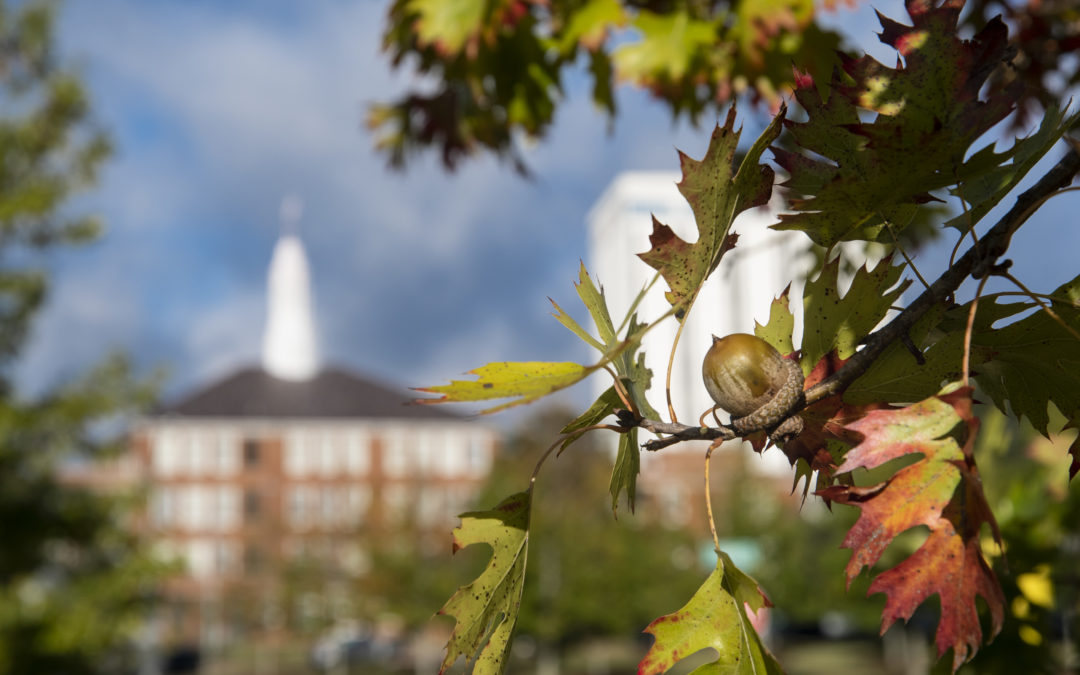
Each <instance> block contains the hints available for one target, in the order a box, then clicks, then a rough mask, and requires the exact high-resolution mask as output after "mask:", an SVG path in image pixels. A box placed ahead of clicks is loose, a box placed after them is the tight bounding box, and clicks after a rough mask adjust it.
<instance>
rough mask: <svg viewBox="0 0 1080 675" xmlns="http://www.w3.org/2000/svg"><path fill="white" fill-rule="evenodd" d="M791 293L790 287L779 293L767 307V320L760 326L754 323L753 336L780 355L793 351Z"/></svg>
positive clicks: (793, 318) (793, 321) (793, 324)
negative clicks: (789, 296)
mask: <svg viewBox="0 0 1080 675" xmlns="http://www.w3.org/2000/svg"><path fill="white" fill-rule="evenodd" d="M790 293H791V285H790V284H789V285H788V287H787V288H785V289H784V290H783V292H782V293H780V297H778V298H775V299H774V300H773V301H772V304H771V305H770V306H769V320H768V322H767V323H766V324H765V325H764V326H762V325H761V324H760V323H758V322H757V321H755V322H754V335H756V336H758V337H759V338H761V339H762V340H764V341H765V342H768V343H769V344H771V345H772V346H773V347H774V348H775V349H776V351H778V352H780V353H781V354H785V355H786V354H790V353H791V352H793V351H795V347H794V345H793V341H792V334H793V333H794V331H795V315H794V314H792V313H791V308H790V307H789V300H788V295H789V294H790Z"/></svg>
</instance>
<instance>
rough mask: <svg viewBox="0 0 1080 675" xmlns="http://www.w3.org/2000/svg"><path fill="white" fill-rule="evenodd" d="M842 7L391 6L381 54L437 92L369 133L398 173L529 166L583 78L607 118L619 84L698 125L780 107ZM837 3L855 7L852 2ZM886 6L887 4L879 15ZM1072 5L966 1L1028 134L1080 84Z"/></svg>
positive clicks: (822, 72) (830, 40) (679, 2)
mask: <svg viewBox="0 0 1080 675" xmlns="http://www.w3.org/2000/svg"><path fill="white" fill-rule="evenodd" d="M840 4H842V3H841V2H839V0H827V1H826V2H818V3H815V2H814V0H791V1H790V2H774V1H772V0H674V1H671V2H655V1H643V0H548V1H545V2H534V1H532V0H490V1H488V0H394V1H393V2H392V3H391V5H390V11H389V16H388V19H387V28H386V31H385V34H384V38H383V48H384V49H385V50H386V51H387V52H388V53H389V54H390V56H391V58H392V61H393V64H394V66H395V67H403V66H405V65H407V66H408V67H410V68H413V69H415V71H416V72H417V73H419V74H422V75H423V76H424V81H425V82H427V83H433V84H434V86H433V87H429V86H425V87H424V88H423V89H422V90H417V91H412V92H409V93H408V94H406V95H405V96H403V97H402V98H401V99H399V100H397V101H394V102H391V103H381V104H376V105H374V106H372V107H371V110H370V114H369V117H368V124H369V126H370V127H372V128H373V129H374V130H375V131H376V133H377V135H378V139H379V140H378V145H379V147H380V148H382V149H383V150H384V151H385V152H386V153H387V156H388V157H389V159H390V163H391V164H392V165H394V166H399V167H400V166H403V165H404V163H405V161H406V159H407V157H408V156H409V155H410V154H411V153H413V152H416V151H421V150H424V149H427V148H431V149H433V150H435V151H436V152H438V153H439V154H440V156H441V157H442V161H443V163H444V165H445V166H447V167H448V168H451V169H452V168H454V167H456V166H458V164H459V163H460V162H461V160H462V159H464V158H466V157H469V156H471V155H475V154H477V153H482V152H494V153H496V154H498V155H499V156H501V157H504V158H508V159H510V160H511V161H512V162H513V163H514V164H515V165H516V166H517V167H518V168H519V169H521V170H524V168H525V165H524V162H523V160H522V157H521V155H520V153H519V152H518V149H517V145H516V142H517V141H519V140H520V139H521V137H523V136H524V137H530V138H542V137H543V136H544V135H545V134H546V133H547V130H548V128H549V127H550V124H551V122H552V120H553V119H554V116H555V113H556V112H557V110H558V107H559V105H560V104H561V103H562V102H563V100H564V99H565V91H564V88H563V82H564V80H566V79H567V78H570V77H579V76H580V77H585V78H588V79H589V80H591V82H592V98H593V102H594V103H595V104H596V105H597V106H598V107H599V108H600V109H601V110H603V111H605V113H606V114H607V116H608V117H609V119H610V120H613V119H614V118H615V116H616V105H615V95H614V89H615V85H616V84H617V83H628V84H631V85H633V86H637V87H641V88H644V89H646V90H647V91H649V93H650V94H651V95H652V96H654V97H655V98H656V99H657V100H659V101H662V102H663V103H665V104H666V105H667V106H669V108H670V109H671V113H672V115H673V116H674V117H679V116H681V115H683V114H685V115H687V116H688V117H689V118H690V119H691V120H692V121H695V122H696V121H697V120H698V119H700V118H701V116H702V114H703V113H707V112H708V113H710V115H711V114H713V113H715V114H719V111H720V109H721V108H722V107H723V106H724V105H726V104H728V103H729V102H731V101H733V100H735V98H736V97H740V96H742V97H743V98H744V99H746V98H749V99H750V100H751V101H754V102H755V103H758V104H760V105H761V106H763V107H769V108H772V109H774V110H775V107H776V106H777V105H778V104H779V102H780V99H781V97H782V96H783V95H787V94H790V93H791V91H792V90H793V88H794V85H795V79H794V74H793V72H792V65H793V64H794V65H797V66H798V68H799V69H800V70H801V71H803V72H805V73H809V74H810V75H811V76H812V77H814V78H815V79H816V80H819V81H820V80H827V79H828V78H829V75H830V73H831V71H832V69H833V68H834V67H836V66H837V65H838V63H839V61H838V60H837V58H836V55H835V53H834V50H836V49H838V48H840V47H842V46H844V36H841V35H839V34H837V33H836V32H835V31H832V30H829V29H826V28H823V27H822V26H821V22H820V20H819V14H818V13H819V11H820V10H821V9H824V10H826V11H828V10H831V9H833V8H835V7H836V6H837V5H840ZM843 4H848V5H857V4H859V0H847V1H846V2H845V3H843ZM880 9H882V10H885V9H886V8H884V7H882V8H880ZM1078 11H1080V10H1078V9H1077V8H1076V7H1075V3H1073V2H1071V1H1070V0H1050V1H1047V0H975V1H973V2H971V3H970V6H969V8H968V12H967V13H966V15H965V19H964V21H965V24H966V27H967V28H968V29H974V28H978V27H981V26H982V25H983V24H985V23H986V22H987V21H989V20H990V19H991V18H992V17H993V16H995V15H997V14H1003V15H1004V17H1005V20H1006V22H1007V23H1008V24H1009V25H1010V27H1011V28H1012V31H1011V41H1012V45H1013V47H1014V48H1015V49H1017V50H1018V58H1017V59H1015V60H1014V61H1013V62H1011V63H1010V64H1009V65H1008V66H1004V65H1002V66H999V67H998V68H997V69H996V72H995V73H994V79H996V80H999V81H1003V82H1004V81H1015V80H1019V81H1022V82H1023V83H1024V84H1025V88H1024V89H1023V91H1022V92H1021V93H1020V94H1019V105H1018V106H1017V115H1016V119H1015V123H1016V124H1017V125H1018V126H1023V127H1026V122H1027V121H1028V120H1030V119H1034V118H1035V117H1036V116H1037V115H1038V114H1039V112H1040V111H1041V110H1043V109H1046V108H1047V107H1048V106H1052V105H1053V104H1054V102H1055V101H1061V100H1064V95H1065V92H1066V91H1068V90H1069V89H1070V88H1071V87H1074V86H1075V85H1076V84H1077V82H1078V78H1080V67H1078V65H1077V60H1076V59H1075V58H1072V59H1070V58H1069V57H1070V55H1072V56H1075V55H1076V54H1078V53H1080V15H1078Z"/></svg>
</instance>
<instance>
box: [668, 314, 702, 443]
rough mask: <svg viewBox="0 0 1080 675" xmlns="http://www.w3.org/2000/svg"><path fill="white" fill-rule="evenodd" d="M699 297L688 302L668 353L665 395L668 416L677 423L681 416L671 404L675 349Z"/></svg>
mask: <svg viewBox="0 0 1080 675" xmlns="http://www.w3.org/2000/svg"><path fill="white" fill-rule="evenodd" d="M696 298H697V294H696V293H695V294H694V297H693V298H691V299H690V302H688V303H686V311H685V312H684V313H683V318H682V321H680V322H679V328H678V330H676V331H675V339H674V340H673V341H672V342H671V353H670V354H669V355H668V362H667V375H666V376H665V377H664V395H665V396H666V397H667V410H668V417H670V418H671V421H672V422H675V423H676V424H677V423H678V422H679V418H678V417H676V416H675V406H673V405H671V369H672V368H673V367H674V366H675V350H676V349H678V347H679V338H681V337H682V332H683V328H685V327H686V320H687V318H689V316H690V308H691V307H693V306H694V300H695V299H696Z"/></svg>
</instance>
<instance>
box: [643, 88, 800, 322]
mask: <svg viewBox="0 0 1080 675" xmlns="http://www.w3.org/2000/svg"><path fill="white" fill-rule="evenodd" d="M785 110H786V109H785V108H784V107H781V108H780V112H779V113H777V115H776V117H775V118H773V121H772V123H771V124H770V125H769V126H768V128H766V129H765V131H764V132H762V134H761V136H760V137H759V138H758V140H757V141H756V142H755V143H754V145H753V146H752V147H751V148H750V150H749V151H748V152H747V154H746V156H745V157H744V158H743V161H742V163H741V164H740V165H739V170H738V171H737V172H734V171H733V167H732V163H733V161H734V159H735V150H736V148H737V147H738V144H739V136H740V134H741V131H736V130H735V107H734V106H732V107H731V109H730V110H729V111H728V116H727V121H726V122H725V123H724V126H722V127H721V126H719V125H717V127H716V128H715V129H714V130H713V133H712V138H711V139H710V141H709V148H708V150H707V151H706V152H705V157H703V158H702V159H700V160H696V159H692V158H690V157H689V156H687V155H686V154H684V153H682V152H680V153H679V161H680V164H681V165H682V180H681V181H680V182H679V183H678V188H679V192H681V193H682V195H683V196H684V197H685V198H686V201H688V202H689V203H690V208H691V210H692V211H693V212H694V220H695V221H696V222H697V230H698V238H697V241H695V242H694V243H689V242H687V241H685V240H683V239H681V238H680V237H679V236H678V235H677V234H675V232H674V231H673V230H672V229H671V228H670V227H668V226H667V225H664V224H662V223H660V222H659V221H658V220H656V218H655V217H654V218H653V231H652V234H651V235H649V243H650V244H652V248H651V249H650V250H649V251H647V252H645V253H640V254H638V257H640V258H641V259H642V260H644V261H645V262H646V263H647V264H648V265H649V266H650V267H652V268H654V269H656V270H657V271H659V272H660V274H661V275H663V277H664V280H665V281H666V282H667V284H668V288H669V289H670V290H669V291H668V292H667V293H666V294H665V296H666V297H667V300H668V302H669V303H671V305H672V307H675V308H676V317H678V319H679V320H680V321H682V320H683V317H684V313H685V312H686V310H687V309H688V307H689V305H690V303H692V302H693V299H694V298H695V297H696V296H697V293H698V291H699V290H700V288H701V285H702V284H703V283H704V282H705V279H706V278H707V277H708V276H709V275H710V274H711V273H712V271H713V270H714V269H716V266H717V265H719V264H720V259H721V257H722V256H723V255H724V253H725V252H726V251H728V250H730V249H731V248H732V247H733V246H734V245H735V238H734V237H733V236H729V234H728V231H729V230H730V229H731V223H732V221H734V220H735V216H737V215H739V214H740V213H741V212H743V211H745V210H746V209H749V208H753V207H755V206H761V205H763V204H765V203H767V202H768V201H769V197H770V196H771V195H772V185H773V178H774V172H773V170H772V168H770V167H768V166H765V165H762V164H759V163H758V162H759V161H760V159H761V155H762V153H763V152H764V151H765V149H766V148H767V147H768V146H769V144H770V143H772V142H773V141H774V140H776V137H777V136H779V134H780V126H781V123H782V122H783V120H784V115H785Z"/></svg>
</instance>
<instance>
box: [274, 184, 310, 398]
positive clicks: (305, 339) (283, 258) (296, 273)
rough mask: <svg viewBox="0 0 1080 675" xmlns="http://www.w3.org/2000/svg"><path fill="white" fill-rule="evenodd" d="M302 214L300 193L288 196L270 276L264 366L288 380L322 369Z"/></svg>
mask: <svg viewBox="0 0 1080 675" xmlns="http://www.w3.org/2000/svg"><path fill="white" fill-rule="evenodd" d="M302 213H303V202H301V201H300V199H299V198H298V197H296V196H292V195H290V196H288V197H286V198H285V199H283V200H282V202H281V235H280V237H279V238H278V242H277V244H276V245H275V246H274V255H273V257H272V258H271V260H270V271H269V274H268V275H267V302H266V332H265V334H264V335H263V368H264V369H265V370H266V372H267V373H269V374H271V375H273V376H274V377H277V378H280V379H282V380H306V379H308V378H310V377H312V376H314V375H315V373H316V372H318V369H319V363H318V354H317V349H316V345H315V320H314V318H313V316H312V303H311V281H310V275H309V271H308V261H307V255H306V254H305V253H304V245H303V244H302V243H301V242H300V238H299V237H298V236H296V233H295V229H296V225H297V223H298V222H299V220H300V216H301V214H302Z"/></svg>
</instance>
